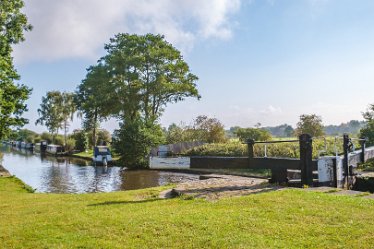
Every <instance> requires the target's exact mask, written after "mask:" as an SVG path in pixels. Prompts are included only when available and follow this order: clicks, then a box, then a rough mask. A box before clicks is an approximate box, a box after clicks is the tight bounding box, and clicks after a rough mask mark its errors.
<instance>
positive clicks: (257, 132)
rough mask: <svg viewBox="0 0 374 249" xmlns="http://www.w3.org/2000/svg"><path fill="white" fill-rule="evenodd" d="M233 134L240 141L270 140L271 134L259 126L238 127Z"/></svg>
mask: <svg viewBox="0 0 374 249" xmlns="http://www.w3.org/2000/svg"><path fill="white" fill-rule="evenodd" d="M235 134H236V135H237V136H238V138H239V139H240V140H241V141H243V142H244V141H247V140H248V139H253V140H255V141H268V140H271V134H270V132H269V131H267V130H263V129H260V128H238V129H237V130H236V131H235Z"/></svg>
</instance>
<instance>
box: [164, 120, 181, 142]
mask: <svg viewBox="0 0 374 249" xmlns="http://www.w3.org/2000/svg"><path fill="white" fill-rule="evenodd" d="M165 137H166V143H168V144H175V143H180V142H186V132H185V127H183V126H182V125H181V126H178V125H177V124H175V123H173V124H171V125H169V127H168V129H167V130H166V132H165Z"/></svg>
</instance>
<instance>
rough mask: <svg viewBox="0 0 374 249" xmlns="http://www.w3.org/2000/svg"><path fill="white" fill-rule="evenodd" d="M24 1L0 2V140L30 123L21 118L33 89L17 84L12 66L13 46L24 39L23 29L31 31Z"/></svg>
mask: <svg viewBox="0 0 374 249" xmlns="http://www.w3.org/2000/svg"><path fill="white" fill-rule="evenodd" d="M23 6H24V3H23V1H22V0H9V1H1V3H0V139H3V138H5V137H7V136H9V135H10V133H11V130H12V129H14V128H18V127H21V126H23V125H24V124H26V123H27V122H28V120H27V119H25V118H22V114H23V113H24V112H25V111H27V106H26V104H25V101H26V100H27V99H28V98H29V95H30V94H31V89H30V88H28V87H26V86H25V85H22V84H21V85H20V84H15V81H18V80H19V79H20V76H19V75H18V73H17V71H16V70H15V68H14V65H13V58H12V52H13V46H14V45H15V44H18V43H19V42H21V41H23V40H24V35H23V32H24V31H29V30H31V28H32V27H31V25H29V24H28V23H27V17H26V15H25V14H23V13H22V12H21V9H22V7H23Z"/></svg>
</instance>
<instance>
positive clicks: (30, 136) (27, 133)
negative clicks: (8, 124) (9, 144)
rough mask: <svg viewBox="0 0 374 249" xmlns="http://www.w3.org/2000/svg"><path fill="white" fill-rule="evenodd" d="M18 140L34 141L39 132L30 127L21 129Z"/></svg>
mask: <svg viewBox="0 0 374 249" xmlns="http://www.w3.org/2000/svg"><path fill="white" fill-rule="evenodd" d="M17 133H18V135H17V140H21V141H25V142H27V143H34V142H35V138H36V137H37V133H36V132H34V131H31V130H28V129H21V130H19V131H18V132H17Z"/></svg>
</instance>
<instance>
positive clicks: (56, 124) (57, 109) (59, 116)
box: [36, 91, 75, 144]
mask: <svg viewBox="0 0 374 249" xmlns="http://www.w3.org/2000/svg"><path fill="white" fill-rule="evenodd" d="M73 99H74V97H73V94H72V93H67V92H63V93H61V92H60V91H50V92H47V94H46V96H43V97H42V103H41V104H40V108H39V109H38V113H39V118H38V119H37V120H36V124H41V125H45V126H46V127H47V129H48V130H49V132H50V133H52V136H53V137H54V135H56V134H57V133H58V130H59V129H62V128H63V129H64V131H65V144H66V133H67V128H68V125H69V124H68V122H69V120H72V118H73V114H74V112H75V105H74V101H73Z"/></svg>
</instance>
